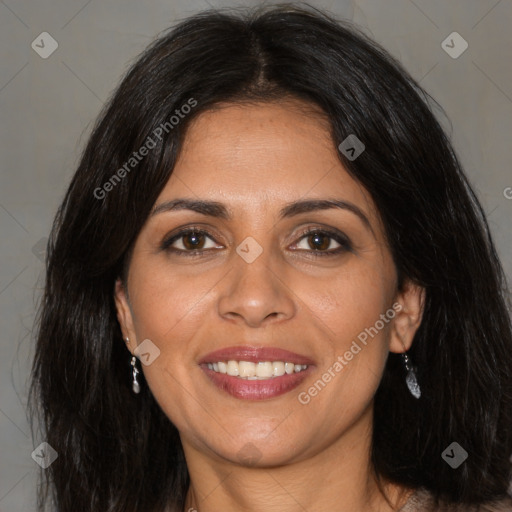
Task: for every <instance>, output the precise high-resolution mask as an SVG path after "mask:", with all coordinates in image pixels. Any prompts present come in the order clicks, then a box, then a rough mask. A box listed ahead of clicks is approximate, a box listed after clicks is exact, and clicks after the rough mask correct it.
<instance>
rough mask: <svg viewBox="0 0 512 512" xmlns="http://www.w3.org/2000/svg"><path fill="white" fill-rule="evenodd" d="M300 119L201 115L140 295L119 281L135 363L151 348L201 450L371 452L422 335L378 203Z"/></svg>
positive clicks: (160, 382) (132, 278) (135, 269)
mask: <svg viewBox="0 0 512 512" xmlns="http://www.w3.org/2000/svg"><path fill="white" fill-rule="evenodd" d="M300 107H301V104H300V103H299V102H291V101H288V102H281V103H280V104H277V103H265V104H256V105H254V104H252V105H238V106H237V105H227V106H225V107H224V108H221V109H217V110H215V111H210V112H206V113H203V114H201V115H200V116H199V117H198V118H197V119H196V120H195V121H194V122H193V123H192V124H191V125H190V127H189V129H188V131H187V136H186V139H185V143H184V147H183V150H182V152H181V155H180V157H179V160H178V162H177V164H176V166H175V169H174V171H173V173H172V176H171V178H170V179H169V181H168V183H167V184H166V186H165V187H164V189H163V190H162V192H161V194H160V196H159V197H158V199H157V201H156V203H155V208H154V209H153V213H152V215H151V216H150V217H149V218H148V220H147V222H146V224H145V225H144V227H143V229H142V231H141V232H140V234H139V236H138V238H137V240H136V243H135V247H134V251H133V256H132V260H131V263H130V267H129V272H128V278H127V289H128V294H126V293H125V290H124V289H123V287H122V285H121V283H120V282H118V283H117V287H116V302H117V307H118V316H119V319H120V322H121V325H122V329H123V334H124V335H125V336H129V337H130V344H129V348H130V350H131V351H132V352H134V351H135V348H136V347H137V344H141V343H142V342H144V344H143V345H141V347H142V349H143V350H141V349H139V350H141V352H142V353H143V355H142V357H141V360H142V362H143V363H144V364H143V365H142V369H143V371H144V375H145V377H146V380H147V383H148V385H149V387H150V389H151V392H152V394H153V395H154V397H155V399H156V400H157V401H158V403H159V405H160V406H161V408H162V410H163V411H164V412H165V414H166V415H167V416H168V417H169V419H170V420H171V421H172V422H173V423H174V424H175V425H176V427H177V428H178V430H179V431H180V435H181V439H182V442H183V444H184V447H185V449H186V450H188V451H189V452H191V451H196V452H201V453H203V454H206V455H207V456H209V457H213V458H219V457H220V458H221V459H224V460H226V459H227V460H229V461H232V462H236V463H242V464H244V463H245V464H251V465H260V464H261V465H267V464H287V463H290V462H293V461H299V460H303V459H306V458H308V457H313V456H314V455H315V454H317V453H319V452H320V451H322V450H324V449H325V448H326V447H328V446H329V445H332V444H333V443H336V442H338V441H340V440H342V439H348V438H349V437H350V436H354V439H356V438H357V439H360V436H361V433H362V432H363V433H364V436H365V439H366V438H368V439H369V434H370V432H371V428H370V426H371V411H372V407H371V405H372V398H373V395H374V393H375V391H376V389H377V387H378V384H379V381H380V379H381V376H382V373H383V369H384V365H385V362H386V358H387V355H388V352H389V351H390V350H391V351H395V352H403V351H404V348H408V346H409V345H410V343H411V340H412V336H413V334H414V330H415V329H416V328H417V325H418V322H419V316H420V313H419V304H420V296H419V292H418V290H417V289H415V288H414V287H412V286H410V287H409V288H408V289H406V291H404V292H403V293H399V292H398V291H397V275H396V271H395V267H394V264H393V260H392V257H391V254H390V251H389V248H388V247H387V245H386V242H385V238H384V232H383V227H382V225H381V222H380V219H379V216H378V212H377V211H376V209H375V206H374V204H373V201H372V199H371V197H370V196H369V194H368V193H367V192H366V191H365V190H364V189H363V188H362V186H361V185H360V184H358V183H357V182H356V181H355V180H354V179H353V178H351V177H350V176H349V174H348V173H347V172H346V170H345V169H344V167H343V165H342V164H341V163H340V160H339V158H338V155H337V148H336V147H335V145H334V144H333V143H332V141H331V139H330V137H329V131H328V126H327V123H326V122H325V121H323V120H322V119H321V118H320V117H319V116H317V115H314V114H313V113H311V111H309V113H308V112H306V111H304V110H303V111H301V109H300ZM302 107H304V105H302ZM340 142H341V141H340ZM177 200H181V201H190V202H194V203H195V204H196V207H195V208H194V207H193V206H190V205H189V207H186V206H187V205H186V204H185V203H175V202H176V201H177ZM320 200H321V201H337V202H338V204H339V207H329V208H327V207H324V208H319V207H315V204H314V203H309V202H311V201H320ZM213 203H214V204H213ZM173 204H174V205H175V207H174V208H173V207H172V205H173ZM176 204H177V205H178V206H176ZM180 205H181V206H180ZM308 205H309V206H308ZM324 206H325V205H324ZM199 210H200V211H199ZM185 229H186V230H190V231H191V232H189V233H188V234H187V233H185V234H181V235H180V234H179V233H180V232H181V231H182V230H185ZM194 231H195V232H194ZM308 233H309V234H308ZM194 251H195V252H194ZM144 340H149V341H144ZM224 349H226V350H227V351H226V352H224V353H218V354H213V355H210V354H211V353H212V352H214V351H219V350H224ZM258 349H266V350H260V351H258ZM280 351H289V352H290V353H284V352H280ZM128 359H129V358H128V357H127V361H128ZM229 361H235V362H229ZM240 361H245V363H241V364H238V363H239V362H240ZM207 363H212V364H213V363H219V364H218V365H217V364H215V367H214V368H215V369H211V365H210V367H209V366H208V364H207ZM223 363H224V364H223ZM251 363H252V364H251ZM284 363H288V364H286V365H285V364H284ZM291 363H294V364H295V365H296V366H294V365H292V364H291ZM299 364H301V365H302V364H306V365H307V368H305V369H304V368H303V367H302V366H299ZM216 370H217V371H216ZM223 371H227V372H228V373H222V372H223ZM237 371H238V373H239V375H238V376H236V375H229V373H231V374H236V373H237ZM288 371H291V372H292V373H290V374H289V373H288ZM254 372H256V376H260V377H261V378H258V379H248V378H243V377H242V376H241V374H243V375H245V376H251V375H253V374H254ZM283 372H284V375H282V374H283ZM270 375H272V377H270ZM219 460H220V459H219Z"/></svg>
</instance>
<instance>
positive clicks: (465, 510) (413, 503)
mask: <svg viewBox="0 0 512 512" xmlns="http://www.w3.org/2000/svg"><path fill="white" fill-rule="evenodd" d="M420 511H421V512H512V498H510V497H507V498H504V499H501V500H496V501H489V502H487V503H482V504H480V505H466V504H449V503H444V502H442V503H438V502H436V500H435V498H434V496H433V494H432V493H430V492H429V491H427V490H426V489H418V490H417V491H416V492H415V493H414V494H413V495H412V496H411V497H410V498H409V500H408V501H407V503H406V504H405V505H404V506H403V507H402V508H401V509H400V510H399V512H420Z"/></svg>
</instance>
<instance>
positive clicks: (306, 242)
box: [295, 229, 352, 256]
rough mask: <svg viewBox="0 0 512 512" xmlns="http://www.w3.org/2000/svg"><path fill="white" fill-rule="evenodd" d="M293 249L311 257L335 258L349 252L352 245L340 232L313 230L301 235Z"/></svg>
mask: <svg viewBox="0 0 512 512" xmlns="http://www.w3.org/2000/svg"><path fill="white" fill-rule="evenodd" d="M295 248H297V249H300V250H304V251H306V252H309V253H310V254H312V255H313V256H335V255H337V254H340V253H343V252H347V251H351V250H352V245H351V243H350V241H349V239H348V238H347V237H346V236H345V235H343V233H341V232H334V231H332V232H331V231H329V230H325V229H314V230H309V231H306V232H305V233H302V236H301V238H300V239H299V242H298V243H297V244H296V245H295Z"/></svg>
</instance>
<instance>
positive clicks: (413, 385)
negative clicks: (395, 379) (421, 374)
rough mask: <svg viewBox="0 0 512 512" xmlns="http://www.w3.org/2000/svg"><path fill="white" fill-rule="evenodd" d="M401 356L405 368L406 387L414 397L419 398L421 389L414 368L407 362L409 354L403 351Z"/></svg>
mask: <svg viewBox="0 0 512 512" xmlns="http://www.w3.org/2000/svg"><path fill="white" fill-rule="evenodd" d="M402 358H403V360H404V366H405V369H406V370H407V376H406V377H405V382H406V384H407V387H408V388H409V391H410V392H411V395H412V396H413V397H414V398H419V397H420V396H421V389H420V385H419V384H418V379H417V378H416V369H415V368H414V367H413V366H411V365H410V364H409V356H408V355H407V354H406V353H405V352H404V353H403V354H402Z"/></svg>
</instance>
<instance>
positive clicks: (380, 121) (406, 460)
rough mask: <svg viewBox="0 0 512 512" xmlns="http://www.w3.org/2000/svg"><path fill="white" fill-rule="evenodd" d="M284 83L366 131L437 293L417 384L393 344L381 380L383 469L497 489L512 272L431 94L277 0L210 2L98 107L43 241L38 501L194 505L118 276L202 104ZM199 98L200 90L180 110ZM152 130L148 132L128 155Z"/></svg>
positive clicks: (278, 93) (358, 163)
mask: <svg viewBox="0 0 512 512" xmlns="http://www.w3.org/2000/svg"><path fill="white" fill-rule="evenodd" d="M285 97H293V98H299V99H302V100H305V101H307V102H309V103H311V104H314V105H315V106H317V107H320V109H322V111H323V112H324V113H325V115H326V116H327V118H328V119H329V122H330V127H331V132H332V141H333V144H335V145H336V146H337V145H338V144H339V143H340V142H341V141H343V140H344V139H345V138H346V137H347V136H348V135H350V134H357V137H358V138H359V139H360V140H362V141H363V142H364V144H365V147H366V149H365V151H364V153H363V154H361V155H360V156H359V157H358V158H357V159H356V160H354V161H350V160H348V159H346V158H345V157H344V156H343V154H342V153H341V152H340V153H339V156H340V160H341V162H342V163H343V165H344V166H345V168H346V169H347V170H348V172H350V174H351V175H352V176H353V177H354V178H355V179H356V180H357V181H358V182H360V183H361V184H362V185H363V186H364V187H365V189H366V190H367V191H368V192H369V193H370V194H371V196H372V198H373V200H374V202H375V204H376V206H377V208H378V211H379V213H380V216H381V218H382V221H383V223H384V226H385V231H386V236H387V239H388V242H389V246H390V248H391V251H392V255H393V258H394V262H395V265H396V269H397V272H398V275H399V279H400V285H401V284H402V283H403V282H404V280H405V279H410V280H412V281H413V282H415V283H418V284H420V285H421V286H423V287H424V288H425V290H426V300H425V310H424V315H423V321H422V323H421V326H420V328H419V330H418V331H417V333H416V336H415V338H414V342H413V345H412V348H411V350H410V357H411V359H412V361H413V363H414V364H415V365H416V366H417V367H418V380H419V383H420V386H421V389H422V396H421V398H420V399H418V400H416V399H415V398H413V397H411V396H410V394H409V392H408V390H407V388H406V385H405V378H404V370H403V368H402V365H401V364H400V359H399V357H398V355H395V354H390V355H389V358H388V361H387V365H386V368H385V372H384V376H383V379H382V382H381V384H380V387H379V389H378V391H377V393H376V396H375V404H374V411H375V414H374V429H373V443H372V460H373V466H374V469H375V473H376V474H377V475H378V476H379V477H384V478H386V479H389V480H391V481H393V482H396V483H399V484H402V485H404V486H409V487H413V488H418V487H425V488H427V489H428V490H430V491H431V492H433V493H434V494H435V496H437V497H438V498H440V499H443V500H445V501H447V502H456V503H468V504H470V503H474V504H477V503H482V502H485V501H487V500H491V499H495V498H500V497H504V496H505V493H506V490H507V487H508V485H509V482H510V479H511V463H510V461H509V456H510V454H511V453H512V397H511V390H512V386H511V379H512V371H511V370H512V333H511V321H510V317H509V314H508V312H507V305H506V297H507V291H506V284H505V278H504V275H503V271H502V267H501V266H500V262H499V260H498V257H497V254H496V250H495V246H494V245H493V241H492V239H491V236H490V234H489V228H488V225H487V223H486V220H485V217H484V214H483V211H482V208H481V206H480V204H479V202H478V200H477V198H476V197H475V194H474V192H473V191H472V189H471V187H470V185H469V184H468V181H467V179H466V178H465V176H464V174H463V171H462V170H461V166H460V164H459V162H458V159H457V156H456V155H455V153H454V151H453V149H452V147H451V144H450V142H449V140H448V139H447V137H446V135H445V133H444V132H443V130H442V129H441V127H440V124H439V123H438V121H437V120H436V116H435V115H434V109H435V108H437V107H436V104H435V102H434V101H433V100H432V99H431V98H430V97H429V95H428V94H427V93H426V92H425V91H424V90H423V89H422V88H421V87H420V86H419V85H418V83H416V82H415V81H414V80H413V79H412V78H411V77H410V76H409V74H408V73H407V72H406V71H405V70H404V69H403V68H402V67H401V65H400V64H399V63H398V62H397V61H396V60H395V59H393V58H392V57H391V56H390V55H389V54H387V53H386V52H385V51H384V50H383V49H382V48H381V47H380V46H378V45H377V44H376V43H374V42H373V41H371V40H369V39H368V38H367V37H366V36H365V35H363V34H362V33H360V32H359V31H358V29H356V28H354V27H353V26H351V25H350V24H348V23H346V22H338V21H335V20H334V19H332V18H331V17H330V16H328V15H326V14H323V13H321V12H318V11H317V10H315V9H313V8H309V7H307V6H306V7H304V8H297V7H293V6H288V5H281V6H278V7H271V8H263V9H258V10H256V11H248V12H241V11H235V12H226V11H207V12H204V13H201V14H199V15H195V16H193V17H191V18H188V19H186V20H184V21H182V22H181V23H179V24H178V25H177V26H175V27H174V28H172V30H169V31H166V32H165V33H164V34H163V35H161V36H160V37H159V38H158V39H157V40H156V41H155V42H154V43H152V44H151V45H150V46H149V47H148V48H147V50H146V51H144V53H143V54H142V55H141V56H140V57H139V58H138V60H137V61H136V62H135V64H134V65H133V66H132V67H131V69H130V70H129V72H128V73H127V74H126V76H125V77H124V79H123V80H122V82H121V84H120V85H119V87H118V88H117V90H116V91H115V93H114V94H113V96H112V98H111V99H110V100H109V102H108V104H107V105H106V106H105V107H104V109H103V111H102V113H101V115H100V116H99V119H98V120H97V122H96V124H95V127H94V131H93V132H92V135H91V136H90V138H89V141H88V143H87V145H86V147H85V150H84V152H83V155H82V157H81V160H80V163H79V165H78V169H77V170H76V173H75V174H74V176H73V178H72V181H71V184H70V185H69V188H68V190H67V192H66V194H65V197H64V200H63V202H62V205H61V206H60V208H59V210H58V213H57V215H56V218H55V222H54V225H53V229H52V232H51V236H50V240H49V243H48V251H47V254H48V259H47V268H46V285H45V291H44V296H43V298H42V302H41V306H40V310H39V315H38V324H37V328H38V331H37V342H36V343H37V345H36V353H35V359H34V363H33V372H32V382H31V389H30V402H29V405H30V410H31V411H32V412H31V414H32V416H33V418H34V420H33V422H34V423H35V422H36V419H37V420H38V427H39V429H40V433H38V434H36V435H37V437H38V439H44V440H45V441H47V442H48V443H49V444H50V445H51V446H52V447H53V448H54V449H55V450H56V451H57V453H58V455H59V456H58V459H57V460H56V461H55V462H54V463H53V464H52V465H51V466H50V467H49V468H48V469H46V470H45V472H44V478H43V479H42V480H43V482H42V483H43V485H42V486H41V490H40V493H39V500H38V501H39V510H45V508H44V507H45V504H47V503H49V502H50V501H53V502H54V503H55V507H56V510H58V511H59V512H76V511H79V512H87V511H91V512H93V511H94V512H98V511H102V512H107V511H109V512H121V511H123V512H126V511H139V512H140V511H151V512H158V511H163V510H164V509H165V508H166V507H170V510H174V511H180V510H182V507H183V506H184V496H185V494H186V491H187V487H188V485H189V475H188V472H187V466H186V461H185V458H184V454H183V449H182V446H181V443H180V439H179V436H178V431H177V429H176V428H175V426H174V425H173V424H172V423H171V422H170V421H169V419H168V418H167V417H166V416H165V414H164V413H163V412H162V410H161V409H160V407H159V406H158V404H157V403H156V401H155V399H154V398H153V396H152V394H151V391H150V390H149V389H148V387H147V386H146V385H143V386H142V392H141V394H140V395H134V394H133V393H132V391H131V388H130V367H129V356H130V354H129V352H128V351H127V349H126V346H125V344H124V343H123V340H122V336H121V331H120V327H119V325H118V322H117V319H116V310H115V305H114V299H113V293H114V283H115V280H116V278H117V277H119V276H122V275H123V269H125V267H126V264H127V261H128V260H127V258H128V257H129V254H130V249H131V248H132V247H133V244H134V241H135V239H136V238H137V235H138V233H139V231H140V230H141V227H142V226H143V224H144V222H145V221H146V219H147V217H148V214H149V212H150V210H151V208H152V206H153V205H154V203H155V200H156V198H157V196H158V195H159V193H160V191H161V190H162V188H163V187H164V185H165V184H166V182H167V181H168V179H169V177H170V175H171V173H172V171H173V167H174V164H175V162H176V158H177V155H178V153H179V151H180V148H181V146H182V143H183V138H184V136H185V133H186V127H187V126H188V125H189V124H190V121H191V120H192V119H194V118H195V117H196V116H197V115H199V114H200V113H201V112H204V111H205V110H207V109H209V108H212V107H214V106H215V105H216V104H219V103H221V102H240V101H246V100H257V101H272V100H278V99H281V98H285ZM191 99H192V100H193V101H195V102H196V104H195V106H193V108H190V109H189V110H188V113H187V115H184V116H183V118H181V117H180V120H179V122H178V123H174V122H172V123H171V122H170V119H171V116H173V115H177V114H176V110H179V111H180V112H184V111H183V110H180V109H182V106H183V105H185V104H189V105H191V104H192V102H191ZM165 123H167V125H165ZM171 125H172V127H170V126H171ZM162 126H166V127H167V128H168V129H167V130H163V131H162V133H161V134H160V137H155V130H156V129H157V128H158V127H162ZM157 133H159V132H157ZM148 137H151V138H152V140H153V141H154V143H155V144H154V147H153V148H151V149H150V150H149V151H148V152H147V154H146V155H145V156H144V157H143V158H140V160H139V159H137V161H136V162H135V161H133V160H132V161H131V163H130V164H129V165H128V166H127V162H130V159H131V158H134V156H133V153H134V152H138V151H139V150H140V148H141V147H142V146H143V145H145V144H147V140H148ZM123 168H124V169H125V171H126V172H125V173H122V172H121V171H119V170H120V169H123ZM114 175H116V176H117V177H118V178H119V179H117V178H114V177H113V176H114ZM107 182H108V183H110V185H107V186H106V185H105V184H106V183H107ZM141 379H142V381H143V382H142V383H143V384H144V378H143V375H141ZM33 430H36V428H35V427H34V426H33ZM454 441H456V442H457V443H459V444H460V445H461V446H462V447H463V448H464V449H465V450H466V451H467V452H468V454H469V457H468V459H467V460H466V461H465V463H464V464H463V465H462V466H461V467H460V468H458V469H457V470H454V469H452V468H451V467H450V466H449V465H448V464H446V462H445V461H444V460H443V459H442V458H441V453H442V452H443V451H444V450H445V448H446V447H447V446H448V445H450V444H451V443H452V442H454Z"/></svg>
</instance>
